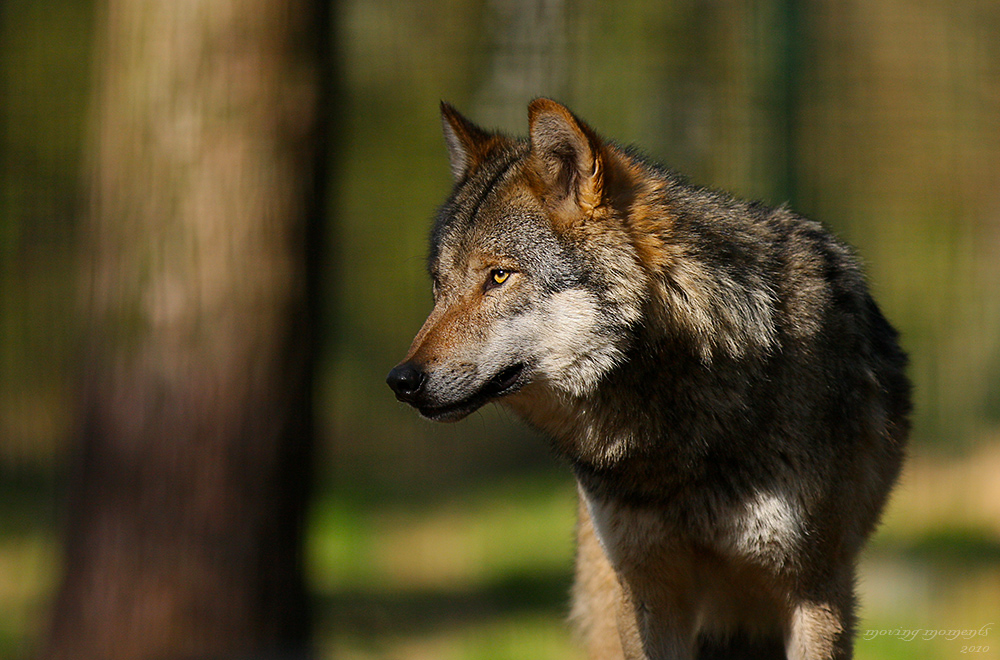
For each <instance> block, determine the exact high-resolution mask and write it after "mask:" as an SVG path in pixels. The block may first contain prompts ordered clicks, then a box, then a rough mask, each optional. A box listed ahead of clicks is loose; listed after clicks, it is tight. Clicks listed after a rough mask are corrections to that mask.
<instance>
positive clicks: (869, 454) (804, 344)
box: [389, 99, 910, 660]
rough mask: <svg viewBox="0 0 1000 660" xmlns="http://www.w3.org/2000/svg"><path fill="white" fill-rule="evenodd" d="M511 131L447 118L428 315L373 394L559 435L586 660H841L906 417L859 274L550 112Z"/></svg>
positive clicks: (895, 366)
mask: <svg viewBox="0 0 1000 660" xmlns="http://www.w3.org/2000/svg"><path fill="white" fill-rule="evenodd" d="M528 114H529V137H528V139H527V140H525V139H516V138H510V137H506V136H504V135H501V134H497V133H492V132H489V131H486V130H483V129H481V128H479V127H477V126H475V125H474V124H472V123H471V122H469V121H468V120H467V119H465V118H464V117H462V116H461V115H460V114H459V113H458V112H457V111H455V110H454V109H453V108H451V106H448V105H446V104H444V105H443V106H442V118H443V124H444V133H445V139H446V144H447V146H448V153H449V159H450V164H451V169H452V173H453V175H454V177H455V188H454V190H453V192H452V194H451V196H450V197H449V198H448V200H447V201H446V202H445V204H444V205H443V206H442V208H441V210H440V211H439V213H438V216H437V218H436V220H435V223H434V228H433V231H432V234H431V250H430V259H429V271H430V274H431V277H432V279H433V282H434V291H435V301H434V307H433V309H432V311H431V312H430V315H429V316H428V318H427V320H426V322H425V323H424V325H423V327H422V328H421V329H420V331H419V332H418V333H417V336H416V338H415V339H414V341H413V345H412V346H411V348H410V351H409V353H408V355H407V356H406V358H405V359H404V361H403V362H402V363H401V364H400V365H399V366H398V367H397V368H396V369H394V370H393V373H391V374H390V377H389V383H390V385H391V386H392V387H393V388H394V389H395V390H396V393H397V396H399V397H400V399H401V400H404V401H406V402H408V403H410V404H412V405H413V406H415V407H416V408H417V409H418V410H420V412H421V413H422V414H424V415H425V416H427V417H428V418H431V419H435V420H441V421H455V420H458V419H461V418H463V417H464V416H466V415H468V414H469V413H470V412H472V411H473V410H475V409H477V408H479V407H480V406H482V405H484V404H486V403H489V402H491V401H498V402H500V403H501V404H503V405H506V406H508V407H509V408H510V409H512V410H514V411H515V412H516V413H518V414H519V415H520V416H521V417H522V418H523V419H524V420H526V421H527V422H528V423H529V424H531V425H532V426H534V427H536V428H538V429H541V430H542V431H543V432H545V433H546V434H547V435H548V436H549V437H550V438H551V440H552V445H553V447H554V449H555V451H556V452H557V453H558V454H559V455H560V456H561V457H563V458H564V459H565V460H566V461H567V462H568V463H569V464H570V466H571V468H572V469H573V472H574V474H575V476H576V478H577V482H578V485H579V492H580V524H579V529H578V541H579V552H578V557H577V569H576V572H577V580H576V586H575V587H574V590H573V596H574V605H573V615H572V618H573V619H574V620H575V622H576V623H577V624H578V626H579V628H580V630H581V633H582V635H583V639H584V643H585V644H586V646H587V648H588V649H589V652H590V656H591V657H592V658H594V659H601V660H606V659H609V658H630V659H665V658H676V659H693V658H744V657H752V658H774V657H789V658H801V659H805V658H810V659H817V660H821V659H834V658H838V659H843V658H849V657H850V656H851V653H852V640H853V634H854V620H855V614H854V610H855V598H854V584H853V580H854V563H855V560H856V558H857V555H858V553H859V551H860V549H861V547H862V545H863V543H864V541H865V539H866V538H867V537H868V536H869V535H870V534H871V532H872V531H873V529H874V527H875V525H876V523H877V520H878V517H879V514H880V512H881V510H882V508H883V506H884V504H885V500H886V498H887V496H888V493H889V490H890V489H891V487H892V484H893V482H894V481H895V479H896V477H897V475H898V472H899V469H900V464H901V461H902V455H903V445H904V444H905V441H906V436H907V433H908V422H907V415H908V413H909V407H910V403H909V384H908V381H907V379H906V377H905V375H904V367H905V362H906V359H905V356H904V354H903V352H902V351H901V350H900V349H899V347H898V345H897V341H896V333H895V331H894V330H893V329H892V327H891V326H890V325H889V324H888V322H887V321H886V320H885V319H884V318H883V316H882V314H881V313H880V312H879V309H878V307H877V306H876V304H875V303H874V301H873V300H872V298H871V296H870V295H869V293H868V290H867V287H866V285H865V282H864V279H863V277H862V275H861V272H860V269H859V266H858V263H857V260H856V259H855V258H854V256H853V255H852V253H851V251H850V250H849V249H848V248H847V247H845V246H844V245H843V244H842V243H841V242H839V241H838V240H837V239H835V238H834V237H833V236H831V235H830V233H829V232H827V231H826V230H825V229H824V228H823V226H822V225H820V224H819V223H816V222H813V221H810V220H807V219H805V218H802V217H800V216H798V215H796V214H794V213H793V212H791V211H789V210H787V209H781V208H779V209H774V208H769V207H766V206H763V205H761V204H754V203H747V202H742V201H739V200H736V199H733V198H732V197H730V196H728V195H726V194H724V193H718V192H713V191H709V190H706V189H703V188H698V187H695V186H692V185H690V184H688V183H686V182H685V181H684V180H683V179H682V178H681V177H679V176H677V175H675V174H673V173H671V172H669V171H667V170H664V169H663V168H660V167H658V166H656V165H655V164H652V163H650V162H649V161H647V160H646V159H644V158H642V157H641V156H639V155H637V154H636V153H635V152H634V151H632V150H629V149H624V148H621V147H619V146H617V145H615V144H614V143H612V142H609V141H607V140H604V139H603V138H601V137H600V136H598V135H597V134H596V133H595V132H594V131H593V130H592V129H591V128H590V127H589V126H587V125H586V124H585V123H583V122H581V121H580V120H579V119H577V118H576V117H575V116H574V115H573V114H572V113H571V112H570V111H569V110H567V109H566V108H565V107H564V106H562V105H559V104H558V103H555V102H553V101H549V100H546V99H539V100H536V101H534V102H533V103H532V104H531V105H530V106H529V111H528ZM498 270H502V271H503V272H504V273H505V274H506V277H505V278H499V280H502V281H498V279H497V278H495V277H494V274H495V273H496V272H497V271H498Z"/></svg>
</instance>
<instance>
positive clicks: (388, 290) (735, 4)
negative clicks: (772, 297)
mask: <svg viewBox="0 0 1000 660" xmlns="http://www.w3.org/2000/svg"><path fill="white" fill-rule="evenodd" d="M94 5H95V3H94V2H92V1H91V0H45V1H39V0H6V1H5V2H3V3H0V657H4V658H23V657H28V656H30V654H31V652H32V649H34V648H35V647H36V645H37V643H38V640H39V639H40V636H41V635H43V634H44V631H45V626H46V623H47V619H46V616H47V607H48V605H49V603H50V601H51V598H52V595H53V590H54V589H55V586H56V584H57V581H58V578H59V574H58V572H59V548H58V539H59V528H60V520H61V519H60V515H61V511H62V504H61V501H62V500H61V496H62V492H63V488H64V486H65V475H66V472H67V467H68V462H69V460H70V453H69V452H68V446H69V438H70V435H71V433H72V429H73V424H74V420H75V416H76V412H75V406H76V404H77V402H76V396H75V395H76V389H75V386H74V383H75V381H74V379H75V377H76V376H77V375H78V374H77V372H76V370H75V369H76V357H77V355H78V351H79V341H80V336H79V335H80V333H79V330H80V324H79V323H78V322H77V321H75V320H74V319H75V318H76V317H77V315H76V311H77V309H78V302H77V299H76V295H77V290H76V282H77V279H78V278H77V274H78V269H79V258H80V255H79V253H78V238H79V232H80V229H81V227H82V223H81V221H80V219H81V217H82V216H83V214H84V212H85V209H86V198H87V187H86V180H85V172H86V163H87V158H88V154H87V131H86V126H87V117H88V115H87V108H88V99H89V97H90V96H89V95H90V93H91V88H90V85H89V81H90V80H91V79H92V77H93V70H92V69H93V66H94V62H95V60H94V57H93V55H92V46H93V38H94V35H93V26H94V25H95V19H94V16H95V6H94ZM334 11H335V21H334V22H335V25H336V26H337V27H336V34H335V35H334V45H335V49H336V51H337V58H338V63H337V71H338V72H339V75H340V76H341V79H340V80H339V81H338V89H339V94H338V97H337V99H338V100H337V105H338V107H337V117H338V121H339V122H340V125H339V126H338V127H337V128H336V129H335V135H336V136H337V143H336V145H335V163H334V166H333V168H332V177H333V178H332V180H331V182H330V185H331V192H332V194H331V202H330V212H329V221H330V223H331V226H332V231H331V232H330V235H331V236H332V239H331V241H330V245H329V246H328V247H327V255H328V258H327V260H326V261H327V264H328V266H327V268H328V275H329V277H328V281H329V282H330V283H331V285H330V287H329V289H330V291H329V296H328V299H329V305H328V307H327V309H326V310H325V316H324V319H325V320H324V333H323V338H324V348H323V356H324V359H323V364H322V369H321V378H320V386H319V388H318V391H317V392H316V396H317V401H318V405H319V414H320V419H321V424H320V433H321V435H320V442H319V445H320V446H319V453H318V456H317V461H318V467H317V475H318V487H317V492H316V498H315V501H314V504H313V506H312V512H311V520H310V526H309V537H308V552H309V580H310V585H311V589H312V593H313V595H314V597H315V602H316V607H317V614H318V617H317V627H316V634H317V639H318V645H319V649H320V652H321V656H322V657H330V658H334V657H336V658H348V659H354V658H356V659H370V658H371V659H374V658H393V659H396V658H398V659H414V660H416V659H421V658H428V659H431V658H433V659H445V660H448V659H452V658H454V659H470V660H471V659H487V658H497V659H501V658H535V659H547V658H551V659H556V658H580V657H581V653H580V650H579V648H578V647H577V646H576V645H575V643H574V641H573V639H572V637H571V635H570V633H569V631H568V627H567V626H566V625H565V622H564V619H565V615H566V612H567V604H566V592H567V589H568V586H569V583H570V580H571V564H572V555H573V534H572V530H573V524H574V519H575V504H574V502H575V491H574V486H573V484H572V480H571V478H570V476H569V473H568V470H566V469H565V466H562V465H559V464H558V463H557V461H555V460H554V459H553V458H551V456H550V455H549V453H548V450H547V448H546V446H545V442H544V440H543V439H541V438H539V437H537V436H534V435H532V434H531V433H530V432H529V431H527V430H526V429H525V427H524V426H522V425H520V424H519V423H517V422H516V421H515V420H513V419H511V418H510V416H509V415H507V414H505V413H504V412H503V411H501V410H496V409H492V408H491V409H488V410H484V411H482V412H480V413H477V414H475V415H474V416H472V417H470V418H469V419H468V420H466V421H464V422H462V423H461V424H457V425H432V424H430V423H427V422H423V421H421V420H419V419H418V418H417V417H416V415H415V414H414V413H413V412H412V411H411V410H409V409H406V408H404V407H403V406H402V405H401V404H398V403H397V402H396V401H395V400H394V399H393V397H392V396H391V394H390V393H389V392H388V390H387V389H386V387H385V385H384V375H385V373H386V372H387V371H388V369H389V368H390V367H391V366H392V365H393V364H394V363H395V362H396V361H397V360H398V359H399V358H400V357H401V356H402V355H403V354H404V352H405V350H406V347H407V346H408V344H409V341H410V339H411V337H412V335H413V334H414V332H415V331H416V329H417V328H418V327H419V325H420V322H421V321H422V319H423V316H424V315H425V314H426V312H427V311H428V309H429V303H430V294H429V288H430V287H429V284H428V281H427V278H426V275H425V274H424V253H425V248H426V234H427V229H428V224H429V221H430V218H431V217H432V214H433V212H434V210H435V208H436V206H437V204H439V203H440V202H441V201H442V200H443V198H444V196H445V194H446V193H447V191H448V188H449V185H450V176H449V173H448V167H447V161H446V158H445V154H444V147H443V143H442V139H441V137H440V122H439V118H438V102H439V100H441V99H446V100H449V101H451V102H452V103H454V104H455V105H456V106H457V107H458V108H460V109H461V110H462V111H463V112H464V113H465V114H467V115H468V116H469V117H471V118H473V119H474V120H476V121H477V122H479V123H482V124H485V125H488V126H493V127H498V128H502V129H504V130H506V131H509V132H513V133H524V132H525V130H526V105H527V103H528V101H530V100H531V99H532V98H534V97H536V96H540V95H545V96H551V97H554V98H557V99H559V100H561V101H563V102H565V103H567V104H568V105H570V107H572V108H573V109H574V111H575V112H577V114H579V115H580V116H581V117H583V118H584V119H586V120H587V121H589V122H590V123H591V124H592V125H594V126H595V127H596V128H597V129H598V130H599V131H600V132H601V133H603V134H604V135H607V136H610V137H613V138H615V139H617V140H619V141H621V142H624V143H634V144H637V145H641V146H642V148H643V149H644V150H645V151H646V152H647V153H649V154H651V155H652V156H654V157H655V158H656V159H658V160H661V161H662V162H664V163H666V164H668V165H670V166H672V167H674V168H676V169H678V170H680V171H682V172H685V173H686V174H688V175H689V176H690V177H691V178H692V180H693V181H695V182H696V183H700V184H705V185H709V186H712V187H719V188H725V189H727V190H730V191H732V192H734V193H736V194H738V195H740V196H744V197H751V198H758V199H763V200H765V201H767V202H770V203H773V204H781V203H785V202H788V203H789V204H791V205H792V206H793V207H794V208H796V209H797V210H798V211H800V212H802V213H804V214H806V215H809V216H812V217H815V218H818V219H821V220H823V221H824V222H826V223H827V224H828V225H830V226H831V227H832V228H833V229H834V230H835V231H836V232H837V233H838V234H840V235H841V236H842V237H844V238H845V239H847V240H848V241H849V242H851V243H852V244H854V245H855V246H856V247H857V248H858V250H859V252H860V253H861V255H862V256H863V258H864V260H865V262H866V267H867V272H868V275H869V277H870V280H871V283H872V286H873V288H874V290H875V292H876V295H877V297H878V299H879V300H880V302H881V305H882V307H883V309H884V311H885V312H886V314H887V316H888V317H889V318H890V319H891V320H892V321H893V322H894V323H895V324H896V325H897V326H898V327H899V328H900V330H901V331H902V333H903V342H904V345H905V347H906V348H907V350H908V351H909V352H910V354H911V358H912V367H911V375H912V377H913V379H914V381H915V385H916V414H915V425H914V434H913V445H914V446H913V452H912V453H913V458H912V460H911V462H910V464H909V466H908V469H907V471H906V473H905V476H904V479H903V483H902V485H901V487H900V488H899V489H898V490H897V492H896V495H895V497H894V500H893V503H892V507H891V509H890V511H889V512H888V514H887V516H886V519H885V524H884V526H883V528H882V531H881V532H880V534H879V536H878V537H877V538H876V539H875V541H874V542H873V544H872V546H871V548H870V550H869V551H868V552H867V554H866V555H865V559H864V561H863V564H862V567H861V568H862V570H861V579H860V587H861V594H862V602H863V608H862V612H861V615H862V621H861V624H860V626H859V628H860V630H861V632H862V636H861V639H860V641H859V642H858V650H857V656H858V657H859V658H862V659H869V658H927V659H930V658H958V657H965V656H964V655H963V652H964V651H968V649H966V648H963V647H966V646H975V647H980V648H981V647H983V646H986V647H988V650H986V651H978V652H976V653H973V654H971V655H972V656H973V657H1000V639H998V638H1000V627H998V625H1000V442H998V441H1000V286H998V285H1000V3H997V2H995V1H992V0H968V1H966V2H961V3H955V2H952V1H951V0H826V1H821V0H815V1H813V0H810V1H806V2H794V1H793V0H761V1H760V2H739V1H736V0H712V1H708V0H674V1H671V2H654V1H635V2H623V3H605V2H598V1H597V0H544V1H542V2H528V1H526V0H431V1H427V2H419V3H416V2H409V1H407V0H368V1H365V0H344V1H341V2H338V3H336V5H335V10H334ZM991 623H992V624H997V625H994V626H993V628H992V629H987V631H986V633H985V634H983V635H979V636H977V637H975V638H970V639H963V638H962V637H958V638H957V639H948V637H951V636H950V635H945V634H940V635H931V634H929V633H928V632H927V631H937V630H942V631H949V630H956V629H957V630H971V629H976V630H980V629H982V628H983V626H987V625H988V624H991ZM900 629H902V630H904V631H905V630H919V631H922V632H921V633H920V634H918V635H916V636H915V638H914V639H912V640H909V641H907V640H906V639H903V636H900V635H896V634H895V633H896V632H897V631H899V630H900ZM866 631H881V634H878V635H876V634H875V633H874V632H873V633H872V634H871V635H866V634H864V633H865V632H866ZM866 637H872V639H865V638H866Z"/></svg>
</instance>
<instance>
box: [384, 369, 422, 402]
mask: <svg viewBox="0 0 1000 660" xmlns="http://www.w3.org/2000/svg"><path fill="white" fill-rule="evenodd" d="M426 380H427V374H425V373H424V372H423V371H421V370H420V369H418V368H417V367H415V366H414V365H413V364H411V363H409V362H403V363H402V364H398V365H396V366H395V367H393V369H392V371H390V372H389V375H388V376H386V379H385V382H386V384H387V385H388V386H389V387H390V388H392V391H393V392H395V393H396V398H397V399H399V400H400V401H402V402H404V403H413V402H414V401H416V399H417V396H418V395H419V394H420V390H421V389H423V387H424V382H426Z"/></svg>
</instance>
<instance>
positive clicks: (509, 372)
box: [479, 362, 524, 397]
mask: <svg viewBox="0 0 1000 660" xmlns="http://www.w3.org/2000/svg"><path fill="white" fill-rule="evenodd" d="M523 371H524V363H523V362H520V363H518V364H515V365H513V366H510V367H507V368H506V369H504V370H503V371H501V372H500V373H498V374H497V375H496V376H494V377H493V378H490V379H489V380H488V381H486V384H485V385H483V389H482V390H480V391H479V394H480V395H482V396H487V397H495V396H503V395H504V394H506V393H507V391H508V390H512V389H514V387H515V386H516V385H517V379H518V378H519V377H520V376H521V372H523Z"/></svg>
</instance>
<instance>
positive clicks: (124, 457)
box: [43, 0, 330, 660]
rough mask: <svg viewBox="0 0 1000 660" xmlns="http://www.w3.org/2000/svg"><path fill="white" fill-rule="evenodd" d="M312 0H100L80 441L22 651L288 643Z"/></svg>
mask: <svg viewBox="0 0 1000 660" xmlns="http://www.w3.org/2000/svg"><path fill="white" fill-rule="evenodd" d="M328 16H329V14H328V9H327V3H324V2H322V1H321V0H315V1H313V0H107V2H106V7H105V10H104V14H103V17H102V18H103V22H102V24H101V30H102V33H101V35H100V37H99V38H100V59H99V64H100V66H101V69H100V71H99V76H98V81H97V87H96V89H97V91H96V103H95V109H96V113H95V118H94V133H95V138H96V139H95V142H94V149H93V154H94V156H93V158H94V161H93V163H92V165H93V171H94V186H93V193H94V203H93V206H92V213H91V224H90V233H89V236H86V237H84V242H85V243H86V245H87V246H88V251H87V259H88V264H87V275H86V277H85V279H84V282H85V284H84V286H83V294H84V295H83V299H84V306H85V308H86V315H87V321H88V342H87V345H86V351H85V353H86V358H85V360H84V363H85V367H84V381H85V382H84V385H83V388H82V391H83V396H82V404H81V405H82V410H81V418H82V426H81V431H80V443H79V446H80V450H79V455H78V456H77V463H76V466H75V474H74V479H73V482H72V484H71V486H70V489H71V492H70V505H69V510H68V515H69V519H68V524H67V540H66V558H67V559H66V567H65V571H66V572H65V575H64V578H63V583H62V586H61V589H60V591H59V594H58V596H57V601H56V606H55V612H54V619H53V627H52V630H51V635H50V638H49V642H48V645H47V648H46V649H45V651H44V653H43V655H44V657H47V658H50V659H56V658H73V659H74V660H86V659H88V658H94V659H97V658H100V659H102V660H113V659H115V658H182V657H183V658H189V657H226V658H231V657H240V656H253V657H259V656H260V655H262V654H271V653H276V654H278V653H280V654H289V653H299V652H304V651H305V649H306V648H307V645H308V634H309V625H308V623H309V620H308V608H307V603H306V595H305V587H304V581H303V575H302V523H303V511H304V506H305V499H306V496H307V484H308V483H309V481H310V479H309V473H308V468H307V466H308V458H309V453H310V445H311V435H312V411H311V405H310V396H311V384H312V362H313V359H312V358H313V336H312V326H313V323H312V317H313V314H312V310H313V307H314V306H313V304H312V303H313V298H314V284H315V278H314V277H313V271H314V266H315V250H317V249H318V246H319V241H318V240H316V239H317V228H318V226H319V224H318V223H319V211H320V204H321V196H320V195H319V191H320V190H321V186H322V182H323V177H324V174H325V173H324V171H323V169H324V168H323V163H324V161H325V153H324V151H323V149H322V146H323V145H324V144H325V141H324V139H323V135H322V131H321V122H322V119H323V115H324V114H325V111H326V109H327V108H326V104H325V102H324V101H325V99H326V94H325V89H326V88H327V84H328V83H329V70H328V67H327V64H328V52H327V49H326V47H325V45H326V43H327V39H328V31H329V29H330V23H329V20H328ZM283 657H284V656H283Z"/></svg>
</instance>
